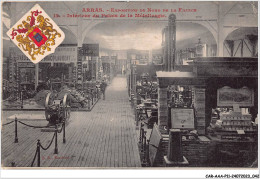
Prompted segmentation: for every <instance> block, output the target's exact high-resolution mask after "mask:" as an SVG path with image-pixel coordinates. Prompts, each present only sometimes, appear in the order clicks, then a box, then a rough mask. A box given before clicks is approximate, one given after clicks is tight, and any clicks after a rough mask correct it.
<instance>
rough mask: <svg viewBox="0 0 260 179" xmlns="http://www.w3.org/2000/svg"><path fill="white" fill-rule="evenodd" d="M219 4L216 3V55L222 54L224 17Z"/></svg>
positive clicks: (220, 55)
mask: <svg viewBox="0 0 260 179" xmlns="http://www.w3.org/2000/svg"><path fill="white" fill-rule="evenodd" d="M223 16H224V15H223V11H222V9H221V5H218V39H217V55H218V56H219V57H223V56H224V40H225V39H224V27H223V24H224V17H223Z"/></svg>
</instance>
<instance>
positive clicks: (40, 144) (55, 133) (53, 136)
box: [40, 133, 56, 150]
mask: <svg viewBox="0 0 260 179" xmlns="http://www.w3.org/2000/svg"><path fill="white" fill-rule="evenodd" d="M55 135H56V133H54V135H53V137H52V139H51V142H50V144H49V145H48V147H46V148H44V147H43V146H42V144H40V146H41V148H42V149H43V150H48V149H49V148H50V146H51V144H52V142H53V140H54V137H55Z"/></svg>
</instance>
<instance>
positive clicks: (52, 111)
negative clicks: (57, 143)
mask: <svg viewBox="0 0 260 179" xmlns="http://www.w3.org/2000/svg"><path fill="white" fill-rule="evenodd" d="M45 117H46V120H47V121H49V123H50V124H59V123H61V122H62V121H66V120H68V119H69V118H70V98H69V96H68V94H67V93H65V94H64V96H63V97H61V96H58V95H56V94H52V93H48V94H47V96H46V100H45Z"/></svg>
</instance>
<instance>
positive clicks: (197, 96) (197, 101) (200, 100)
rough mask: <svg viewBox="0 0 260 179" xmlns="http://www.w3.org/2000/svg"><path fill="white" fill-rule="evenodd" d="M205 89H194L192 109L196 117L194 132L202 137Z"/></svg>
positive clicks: (204, 114)
mask: <svg viewBox="0 0 260 179" xmlns="http://www.w3.org/2000/svg"><path fill="white" fill-rule="evenodd" d="M205 100H206V97H205V87H194V109H195V117H196V123H195V125H196V130H197V131H198V134H201V135H204V134H205V130H206V112H205V110H206V108H205Z"/></svg>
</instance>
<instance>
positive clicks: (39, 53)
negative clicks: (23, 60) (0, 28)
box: [7, 4, 65, 63]
mask: <svg viewBox="0 0 260 179" xmlns="http://www.w3.org/2000/svg"><path fill="white" fill-rule="evenodd" d="M7 35H8V36H9V37H10V38H11V39H12V41H13V42H14V43H15V44H16V45H17V46H18V48H20V49H21V50H22V52H23V53H24V54H25V55H26V56H27V57H28V58H29V59H30V60H31V61H32V62H33V63H38V62H40V61H41V60H42V59H43V58H44V57H45V56H47V55H49V54H51V53H54V51H55V48H56V47H57V46H59V45H60V44H61V43H62V41H63V40H64V38H65V35H64V33H63V31H62V30H61V29H60V28H59V27H58V26H57V25H56V24H55V22H54V21H53V20H52V19H51V18H50V17H49V16H48V15H47V14H46V13H45V12H44V10H43V9H42V8H41V7H40V6H39V5H38V4H36V5H35V6H34V7H33V8H32V9H31V10H30V11H29V12H27V13H26V14H25V15H24V16H23V17H22V18H21V19H20V20H19V21H18V22H17V23H16V24H15V25H14V26H13V27H12V28H11V29H10V30H9V31H8V32H7Z"/></svg>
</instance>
